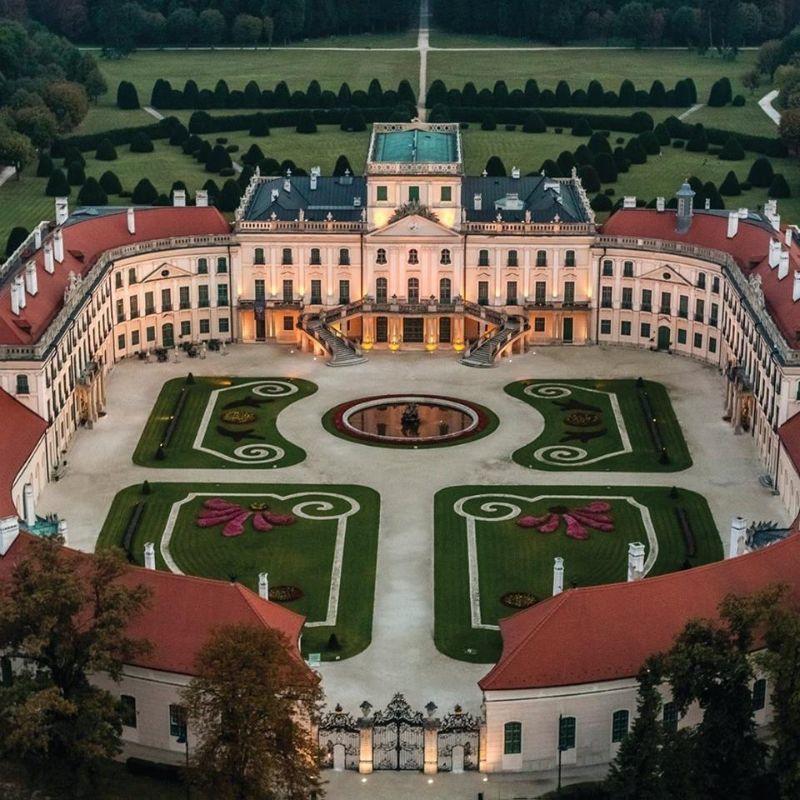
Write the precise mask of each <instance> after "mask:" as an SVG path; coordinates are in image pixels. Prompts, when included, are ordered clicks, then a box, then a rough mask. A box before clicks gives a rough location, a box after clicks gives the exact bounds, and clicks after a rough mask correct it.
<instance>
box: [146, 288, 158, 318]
mask: <svg viewBox="0 0 800 800" xmlns="http://www.w3.org/2000/svg"><path fill="white" fill-rule="evenodd" d="M144 313H145V314H155V313H156V301H155V299H154V297H153V293H152V292H145V293H144Z"/></svg>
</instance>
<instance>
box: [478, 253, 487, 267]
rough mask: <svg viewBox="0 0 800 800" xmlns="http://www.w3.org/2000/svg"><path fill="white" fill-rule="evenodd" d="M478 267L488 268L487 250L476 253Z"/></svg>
mask: <svg viewBox="0 0 800 800" xmlns="http://www.w3.org/2000/svg"><path fill="white" fill-rule="evenodd" d="M478 266H479V267H488V266H489V251H488V250H479V251H478Z"/></svg>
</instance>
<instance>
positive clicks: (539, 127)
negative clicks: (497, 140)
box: [522, 111, 547, 133]
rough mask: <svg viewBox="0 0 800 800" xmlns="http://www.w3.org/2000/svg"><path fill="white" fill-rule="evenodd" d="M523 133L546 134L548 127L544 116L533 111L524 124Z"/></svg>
mask: <svg viewBox="0 0 800 800" xmlns="http://www.w3.org/2000/svg"><path fill="white" fill-rule="evenodd" d="M522 131H523V133H545V132H546V131H547V126H546V125H545V124H544V120H543V119H542V115H541V114H540V113H539V112H538V111H531V112H530V113H529V114H528V115H527V116H526V117H525V122H523V123H522Z"/></svg>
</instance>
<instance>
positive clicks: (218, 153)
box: [206, 144, 232, 172]
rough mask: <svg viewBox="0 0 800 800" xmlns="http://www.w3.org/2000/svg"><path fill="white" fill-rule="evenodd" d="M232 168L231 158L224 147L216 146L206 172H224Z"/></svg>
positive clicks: (208, 160) (210, 156) (207, 162)
mask: <svg viewBox="0 0 800 800" xmlns="http://www.w3.org/2000/svg"><path fill="white" fill-rule="evenodd" d="M231 166H232V162H231V157H230V155H228V151H227V150H226V149H225V147H224V145H221V144H217V145H214V148H213V149H212V150H211V153H210V155H209V157H208V159H207V160H206V172H222V170H223V169H229V168H230V167H231Z"/></svg>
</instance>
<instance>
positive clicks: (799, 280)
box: [792, 269, 800, 303]
mask: <svg viewBox="0 0 800 800" xmlns="http://www.w3.org/2000/svg"><path fill="white" fill-rule="evenodd" d="M798 300H800V270H798V269H796V270H795V271H794V283H793V284H792V302H793V303H796V302H797V301H798Z"/></svg>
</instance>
